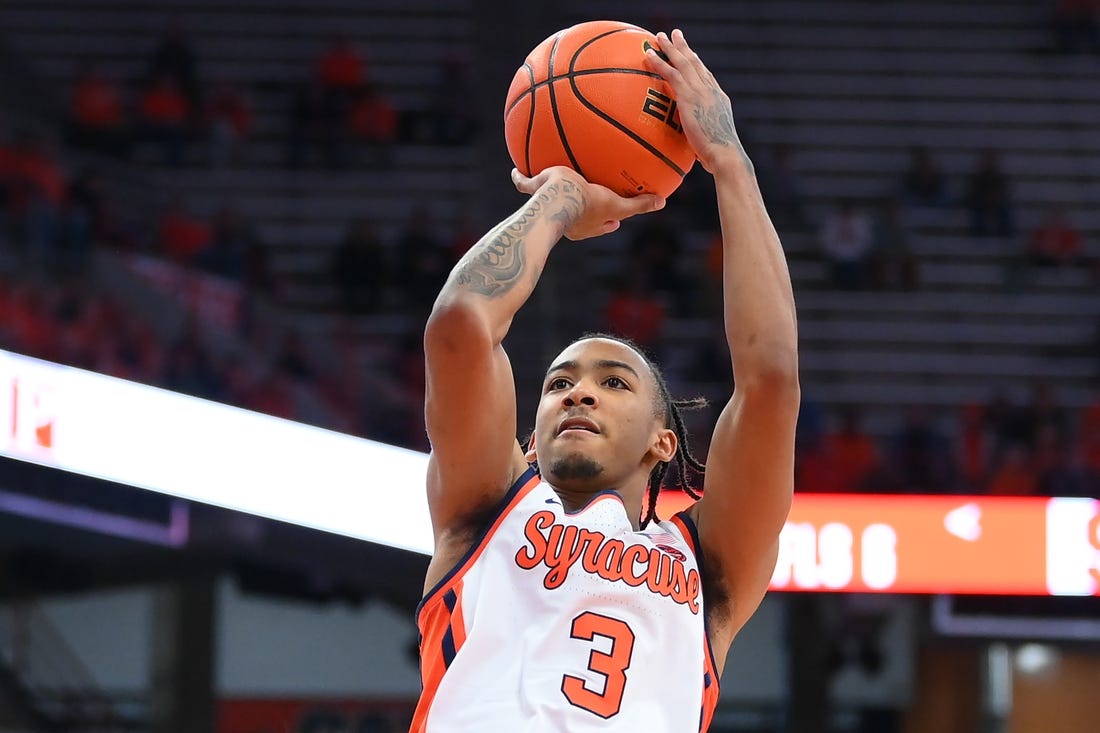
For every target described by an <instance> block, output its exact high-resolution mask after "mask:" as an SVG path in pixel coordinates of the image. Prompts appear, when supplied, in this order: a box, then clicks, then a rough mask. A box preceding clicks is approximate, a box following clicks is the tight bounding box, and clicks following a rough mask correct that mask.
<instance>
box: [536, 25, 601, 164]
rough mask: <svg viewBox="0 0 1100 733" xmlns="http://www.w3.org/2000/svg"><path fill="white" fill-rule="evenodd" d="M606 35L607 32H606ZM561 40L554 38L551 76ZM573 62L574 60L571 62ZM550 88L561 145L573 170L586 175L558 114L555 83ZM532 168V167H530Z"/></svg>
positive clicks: (549, 70)
mask: <svg viewBox="0 0 1100 733" xmlns="http://www.w3.org/2000/svg"><path fill="white" fill-rule="evenodd" d="M605 35H606V34H605ZM560 41H561V36H558V37H557V38H555V39H554V45H553V46H551V47H550V60H549V62H548V68H547V69H546V76H547V77H549V76H550V75H551V74H553V73H554V57H555V56H557V54H558V43H559V42H560ZM570 63H572V62H570ZM547 88H548V89H549V90H550V111H551V112H552V113H553V115H554V125H555V126H556V127H557V128H558V139H559V140H561V146H562V148H563V149H564V150H565V154H566V156H567V157H568V158H569V162H570V163H571V164H572V168H573V170H575V171H576V172H577V173H580V174H581V177H582V178H584V177H586V176H585V175H584V171H582V170H581V166H580V163H578V162H577V158H576V156H575V155H573V149H572V148H570V147H569V140H568V138H566V137H565V128H564V126H563V125H562V124H561V115H559V114H558V103H557V98H556V97H555V95H554V85H553V84H551V85H549V86H548V87H547ZM534 108H535V105H534V100H533V99H532V100H531V109H532V110H534ZM528 170H530V168H528Z"/></svg>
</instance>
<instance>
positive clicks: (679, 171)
mask: <svg viewBox="0 0 1100 733" xmlns="http://www.w3.org/2000/svg"><path fill="white" fill-rule="evenodd" d="M619 30H626V29H625V28H620V29H618V30H614V31H611V32H610V33H601V34H600V35H598V36H595V37H593V38H590V39H588V40H587V41H585V42H584V43H582V44H581V45H580V47H579V48H577V50H576V51H574V52H573V58H571V59H569V71H570V72H572V71H573V67H574V66H575V65H576V63H577V57H579V56H580V55H581V51H583V50H584V49H585V48H587V47H588V46H590V45H592V44H593V43H595V42H596V41H598V40H600V39H601V38H603V37H604V36H608V35H611V33H618V32H619ZM651 76H654V77H656V78H657V79H660V78H661V77H660V75H658V74H651ZM569 86H570V87H572V88H573V96H575V97H576V98H577V101H579V102H580V103H581V104H583V105H584V106H585V107H587V108H588V109H589V110H591V111H592V112H595V113H596V115H598V116H599V117H600V118H601V119H603V120H605V121H607V122H608V123H610V124H611V125H612V126H613V127H614V128H615V129H617V130H618V131H619V132H621V133H623V134H625V135H626V136H627V137H629V138H630V139H632V140H633V141H634V142H636V143H638V144H639V145H641V146H642V147H643V148H645V149H646V150H648V151H649V152H650V153H652V154H653V155H654V156H655V157H656V158H657V159H658V160H660V161H661V162H662V163H664V164H665V165H667V166H668V167H669V168H671V169H672V170H674V171H676V174H677V175H678V176H680V178H683V177H684V176H685V175H686V174H687V171H685V170H683V169H681V168H680V166H678V165H676V164H675V163H673V162H672V160H671V159H670V158H669V157H668V156H667V155H665V154H664V153H662V152H661V151H660V150H658V149H657V148H655V147H654V146H653V145H652V144H650V143H649V142H647V141H646V140H645V139H644V138H642V137H640V136H639V135H637V134H635V133H634V131H633V130H630V129H629V128H627V127H626V126H625V125H623V123H621V122H619V121H618V120H616V119H615V118H614V117H612V116H611V115H609V114H607V113H606V112H604V111H603V110H602V109H600V108H599V107H597V106H596V105H594V104H592V103H591V102H589V101H588V100H587V99H586V98H585V96H584V95H583V94H581V90H580V89H579V88H578V87H577V82H576V80H574V79H573V78H570V79H569ZM551 89H553V87H551Z"/></svg>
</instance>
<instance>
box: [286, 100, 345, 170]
mask: <svg viewBox="0 0 1100 733" xmlns="http://www.w3.org/2000/svg"><path fill="white" fill-rule="evenodd" d="M289 118H290V119H289V123H288V125H287V127H288V131H289V134H288V136H287V149H286V165H287V167H288V168H293V169H298V168H301V167H303V166H305V165H308V164H309V162H310V158H311V155H312V154H313V153H314V152H317V153H320V154H321V155H322V156H323V157H324V159H325V161H326V163H328V165H329V166H330V167H336V165H337V164H338V161H337V160H336V157H337V140H336V138H337V136H338V134H339V130H338V129H337V126H336V124H335V122H334V121H333V120H332V119H331V118H330V117H329V116H328V115H327V114H326V112H325V103H324V92H323V91H322V90H321V87H320V86H318V85H316V84H310V83H302V84H299V85H298V87H297V89H296V90H295V91H294V94H293V95H292V96H291V103H290V111H289Z"/></svg>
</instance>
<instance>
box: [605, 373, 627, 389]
mask: <svg viewBox="0 0 1100 733" xmlns="http://www.w3.org/2000/svg"><path fill="white" fill-rule="evenodd" d="M604 384H606V385H607V386H608V387H610V388H611V389H629V387H630V385H628V384H627V383H626V382H624V381H623V380H622V379H621V378H619V377H615V376H611V377H608V378H607V379H606V380H604Z"/></svg>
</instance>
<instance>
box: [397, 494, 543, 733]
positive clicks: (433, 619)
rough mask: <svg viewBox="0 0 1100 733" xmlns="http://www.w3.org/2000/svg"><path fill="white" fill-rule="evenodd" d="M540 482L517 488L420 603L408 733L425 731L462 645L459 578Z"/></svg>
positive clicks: (460, 583) (462, 626)
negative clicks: (416, 683) (416, 691)
mask: <svg viewBox="0 0 1100 733" xmlns="http://www.w3.org/2000/svg"><path fill="white" fill-rule="evenodd" d="M540 480H541V479H540V478H539V476H538V474H532V475H531V477H530V478H528V479H527V482H526V483H524V484H523V485H522V486H520V487H519V488H518V490H517V491H516V492H515V494H514V495H513V496H512V498H511V500H509V501H508V503H507V504H506V505H505V506H504V507H503V508H502V509H501V510H500V513H499V514H497V518H496V519H495V520H494V521H493V523H492V525H490V526H489V529H488V530H486V532H485V534H484V535H482V537H481V538H480V539H479V540H478V542H477V545H476V546H474V547H472V548H470V550H469V552H467V554H466V556H465V558H464V559H463V560H462V561H461V563H460V564H459V565H457V566H455V567H454V568H453V569H452V570H451V571H450V572H449V573H447V575H446V577H445V578H444V579H443V580H442V581H441V582H440V584H439V585H437V586H436V587H435V588H433V589H432V590H431V591H429V592H428V594H427V595H426V596H424V599H423V600H422V601H421V602H420V610H419V612H418V613H417V615H416V625H417V627H418V628H419V629H420V682H421V685H422V686H423V690H422V691H421V693H420V699H419V700H418V701H417V703H416V711H415V712H414V713H413V722H412V727H411V728H410V729H409V733H423V731H425V730H426V728H427V725H428V711H429V710H431V707H432V701H433V700H434V699H435V693H436V691H438V689H439V684H440V682H442V681H443V675H444V674H445V673H446V671H447V667H448V666H450V662H451V659H453V656H454V655H455V654H457V653H458V650H459V649H461V648H462V645H463V644H464V643H466V617H465V615H464V613H463V610H462V579H463V577H464V576H465V574H466V571H467V570H469V569H470V567H471V566H472V565H473V564H474V563H475V562H477V559H478V558H479V557H481V553H482V552H484V551H485V548H486V547H487V546H488V544H489V540H490V539H492V537H493V535H494V534H495V533H496V531H497V529H498V528H499V527H500V525H501V523H502V522H503V521H504V518H505V517H507V516H508V515H509V514H510V513H511V512H512V510H513V509H515V508H516V505H517V504H519V503H520V502H521V501H523V499H524V498H525V497H526V496H527V495H528V494H530V493H531V491H532V490H534V488H535V487H536V486H538V484H539V481H540ZM448 599H450V600H448ZM448 657H450V658H448Z"/></svg>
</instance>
